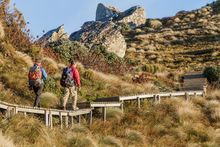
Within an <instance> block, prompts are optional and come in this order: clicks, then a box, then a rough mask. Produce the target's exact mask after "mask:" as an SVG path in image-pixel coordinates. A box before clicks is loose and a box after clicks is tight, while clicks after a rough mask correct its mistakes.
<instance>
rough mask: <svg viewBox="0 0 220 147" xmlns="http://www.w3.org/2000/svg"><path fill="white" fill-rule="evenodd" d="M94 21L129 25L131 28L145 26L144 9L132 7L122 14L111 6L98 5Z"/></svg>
mask: <svg viewBox="0 0 220 147" xmlns="http://www.w3.org/2000/svg"><path fill="white" fill-rule="evenodd" d="M96 21H102V22H105V21H114V22H121V23H126V24H129V25H130V26H131V27H137V26H140V25H143V24H145V22H146V16H145V11H144V8H142V7H139V6H134V7H131V8H129V9H128V10H126V11H124V12H120V11H119V10H118V9H117V8H115V7H113V6H109V7H107V6H105V5H103V4H101V3H100V4H98V7H97V10H96Z"/></svg>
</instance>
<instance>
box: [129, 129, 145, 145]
mask: <svg viewBox="0 0 220 147" xmlns="http://www.w3.org/2000/svg"><path fill="white" fill-rule="evenodd" d="M126 139H127V140H128V143H129V144H134V145H137V144H141V145H144V144H145V137H144V135H143V134H142V133H141V132H138V131H136V130H130V129H127V130H126Z"/></svg>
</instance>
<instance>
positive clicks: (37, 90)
mask: <svg viewBox="0 0 220 147" xmlns="http://www.w3.org/2000/svg"><path fill="white" fill-rule="evenodd" d="M43 88H44V84H40V85H39V86H33V90H34V93H35V95H36V97H35V101H34V107H40V98H41V97H40V96H41V93H42V91H43Z"/></svg>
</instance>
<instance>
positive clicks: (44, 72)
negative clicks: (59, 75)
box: [41, 68, 47, 80]
mask: <svg viewBox="0 0 220 147" xmlns="http://www.w3.org/2000/svg"><path fill="white" fill-rule="evenodd" d="M41 71H42V76H43V79H44V80H46V79H47V73H46V71H45V69H44V68H41Z"/></svg>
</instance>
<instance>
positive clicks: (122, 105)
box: [121, 101, 124, 113]
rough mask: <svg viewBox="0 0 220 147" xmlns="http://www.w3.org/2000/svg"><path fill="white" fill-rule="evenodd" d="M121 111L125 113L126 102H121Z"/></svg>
mask: <svg viewBox="0 0 220 147" xmlns="http://www.w3.org/2000/svg"><path fill="white" fill-rule="evenodd" d="M121 111H122V113H124V101H122V102H121Z"/></svg>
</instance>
